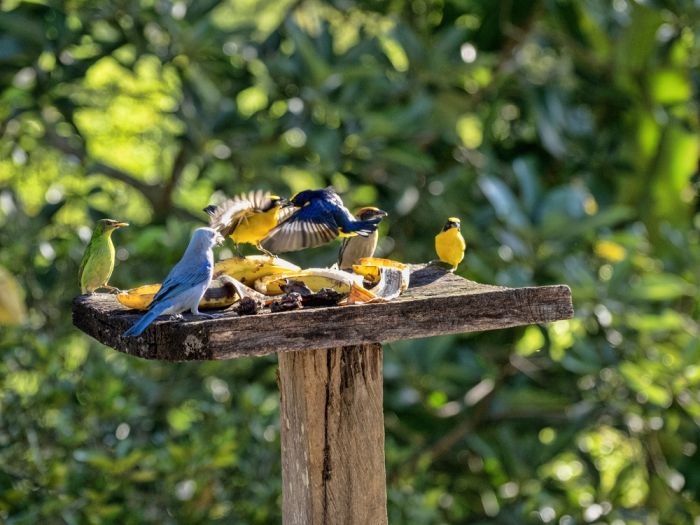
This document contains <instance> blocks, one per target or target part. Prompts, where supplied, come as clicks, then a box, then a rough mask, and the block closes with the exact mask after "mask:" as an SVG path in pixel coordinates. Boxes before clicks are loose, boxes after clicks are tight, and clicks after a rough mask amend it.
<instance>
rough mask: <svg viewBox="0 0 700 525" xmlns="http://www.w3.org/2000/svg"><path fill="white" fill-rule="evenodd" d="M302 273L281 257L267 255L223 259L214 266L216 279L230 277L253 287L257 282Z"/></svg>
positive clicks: (294, 265)
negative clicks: (272, 277)
mask: <svg viewBox="0 0 700 525" xmlns="http://www.w3.org/2000/svg"><path fill="white" fill-rule="evenodd" d="M299 271H301V268H299V267H298V266H297V265H296V264H293V263H291V262H289V261H285V260H284V259H281V258H279V257H269V256H267V255H249V256H247V257H231V258H230V259H223V260H221V261H219V262H217V263H216V264H215V265H214V277H218V276H219V275H228V276H229V277H232V278H233V279H236V280H237V281H239V282H241V283H242V284H244V285H246V286H249V287H250V286H253V284H254V283H255V281H257V280H258V279H262V278H263V277H267V276H270V275H273V276H278V277H279V276H283V275H288V274H291V273H296V272H299Z"/></svg>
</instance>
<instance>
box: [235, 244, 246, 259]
mask: <svg viewBox="0 0 700 525" xmlns="http://www.w3.org/2000/svg"><path fill="white" fill-rule="evenodd" d="M233 247H234V248H235V250H236V255H238V257H244V255H243V252H242V251H241V247H240V245H239V244H238V243H237V242H234V243H233Z"/></svg>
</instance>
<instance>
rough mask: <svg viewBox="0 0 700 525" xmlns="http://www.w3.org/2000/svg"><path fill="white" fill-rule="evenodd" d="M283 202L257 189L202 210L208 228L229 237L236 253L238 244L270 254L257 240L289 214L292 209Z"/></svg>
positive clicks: (283, 200)
mask: <svg viewBox="0 0 700 525" xmlns="http://www.w3.org/2000/svg"><path fill="white" fill-rule="evenodd" d="M287 203H288V201H287V200H286V199H283V198H282V197H279V196H278V195H273V194H272V193H270V192H263V191H262V190H258V191H251V192H249V193H247V194H245V193H244V194H241V195H237V196H235V197H233V198H232V199H229V200H227V201H226V202H224V203H223V204H221V205H219V206H207V207H206V208H204V211H205V212H206V213H207V214H208V215H209V217H210V219H209V227H210V228H213V229H215V230H217V231H218V232H219V233H220V234H221V235H223V236H224V237H231V240H233V243H234V245H235V246H236V251H237V252H238V254H239V255H240V249H239V246H238V245H239V244H253V245H255V247H256V248H257V249H258V250H260V251H262V252H265V253H267V254H268V255H271V254H270V253H269V252H267V250H265V249H264V248H262V247H261V246H260V241H262V240H263V239H264V238H265V237H267V234H268V233H270V230H272V228H274V227H275V226H277V225H278V224H279V223H280V222H281V221H282V220H284V219H285V218H286V217H288V216H289V215H291V214H292V212H293V210H292V209H291V208H289V207H285V206H286V204H287Z"/></svg>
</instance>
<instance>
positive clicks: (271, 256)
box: [255, 243, 277, 259]
mask: <svg viewBox="0 0 700 525" xmlns="http://www.w3.org/2000/svg"><path fill="white" fill-rule="evenodd" d="M255 247H256V248H257V249H258V250H260V251H261V252H263V253H264V254H265V255H267V256H268V257H269V258H270V259H277V255H275V254H274V253H272V252H269V251H267V250H266V249H265V248H263V247H262V246H260V244H259V243H258V244H256V245H255Z"/></svg>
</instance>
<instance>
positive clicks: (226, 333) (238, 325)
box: [73, 266, 573, 361]
mask: <svg viewBox="0 0 700 525" xmlns="http://www.w3.org/2000/svg"><path fill="white" fill-rule="evenodd" d="M139 316H140V314H139V313H138V312H134V311H133V310H128V309H127V308H125V307H123V306H121V305H120V304H119V303H118V302H117V300H116V299H115V298H114V296H112V295H109V294H95V295H92V296H80V297H77V298H76V299H75V301H74V303H73V323H74V324H75V326H77V327H78V328H80V329H81V330H83V331H84V332H86V333H87V334H89V335H91V336H92V337H94V338H95V339H97V340H98V341H100V342H102V343H104V344H106V345H108V346H111V347H113V348H116V349H117V350H120V351H122V352H125V353H128V354H131V355H135V356H138V357H143V358H147V359H164V360H170V361H185V360H194V359H231V358H235V357H245V356H254V355H265V354H269V353H273V352H286V351H290V350H310V349H314V348H330V347H339V346H351V345H358V344H365V343H378V342H385V341H396V340H401V339H412V338H417V337H428V336H433V335H441V334H452V333H462V332H475V331H483V330H493V329H499V328H508V327H512V326H519V325H526V324H533V323H546V322H550V321H556V320H559V319H569V318H571V317H572V316H573V306H572V304H571V291H570V290H569V287H568V286H563V285H556V286H539V287H527V288H503V287H498V286H490V285H484V284H479V283H475V282H473V281H469V280H467V279H464V278H462V277H459V276H456V275H453V274H449V273H445V272H444V270H442V269H440V268H438V267H432V266H416V267H414V268H413V271H412V274H411V286H410V288H409V289H408V290H407V291H406V292H405V293H404V294H403V295H402V296H401V297H399V298H398V299H396V300H394V301H391V302H388V303H377V304H367V305H354V306H343V307H327V308H306V309H303V310H295V311H292V312H283V313H274V314H273V313H269V312H265V313H262V314H259V315H256V316H243V317H240V316H238V315H237V314H236V313H235V312H233V311H232V310H226V311H224V312H223V314H222V315H221V316H220V317H219V318H217V319H196V318H193V317H192V316H190V315H189V314H186V315H185V320H184V321H168V320H163V321H156V322H155V323H153V324H152V325H151V326H150V327H149V328H148V329H147V330H146V332H144V334H143V335H142V336H141V337H138V338H124V337H122V336H121V334H122V333H123V332H124V331H125V330H126V329H127V328H128V327H129V326H131V325H132V324H133V323H134V322H135V321H136V319H138V317H139Z"/></svg>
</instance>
